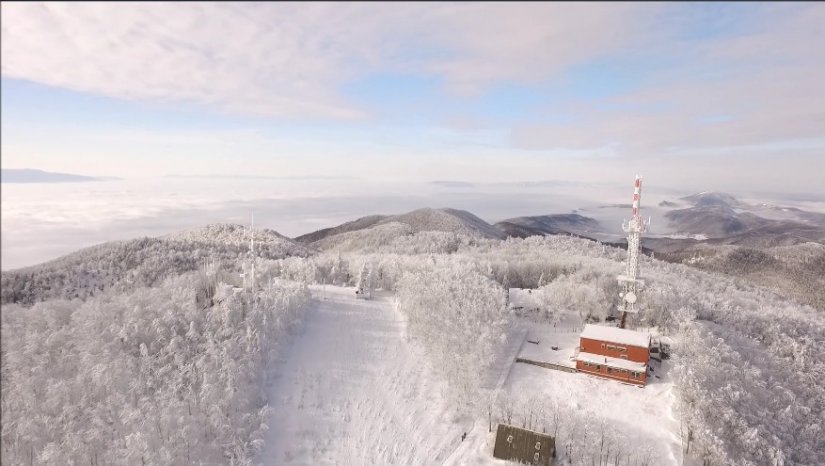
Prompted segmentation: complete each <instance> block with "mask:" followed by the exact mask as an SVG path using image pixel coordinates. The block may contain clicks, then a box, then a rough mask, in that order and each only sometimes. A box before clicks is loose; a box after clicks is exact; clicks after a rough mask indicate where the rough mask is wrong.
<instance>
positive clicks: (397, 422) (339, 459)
mask: <svg viewBox="0 0 825 466" xmlns="http://www.w3.org/2000/svg"><path fill="white" fill-rule="evenodd" d="M313 295H314V300H315V304H314V307H313V308H312V309H310V310H309V311H308V313H307V315H306V321H305V324H304V328H303V332H302V334H301V335H300V336H298V338H297V339H296V341H295V342H294V344H293V345H292V347H291V348H289V349H287V351H286V353H285V355H284V360H283V361H282V362H279V363H278V364H276V367H273V372H274V374H275V376H274V381H273V383H272V384H271V385H270V387H269V396H270V405H271V407H272V409H273V411H272V415H271V418H270V421H269V431H268V433H267V439H266V444H265V445H266V446H265V448H264V451H263V452H262V455H261V458H260V460H261V463H262V464H273V465H274V464H306V465H309V464H313V465H315V464H353V465H354V464H359V465H368V464H410V465H420V464H438V463H440V462H441V461H443V460H444V459H445V458H446V457H447V455H449V454H450V453H451V452H452V451H453V450H454V449H455V447H456V446H457V445H458V442H459V439H460V436H461V434H462V433H463V432H464V431H466V430H468V426H467V425H465V424H466V422H465V423H461V422H456V421H455V420H454V415H453V413H452V411H451V407H450V405H449V403H448V402H447V401H446V399H445V398H444V397H443V396H442V392H443V389H444V383H443V382H442V381H440V380H439V379H438V378H436V377H435V375H434V373H433V372H432V371H431V370H430V369H429V368H428V367H427V365H426V364H425V362H424V361H425V360H424V358H423V354H422V353H421V351H420V349H419V348H418V347H417V346H415V344H414V343H409V342H407V340H406V338H405V331H406V321H405V319H404V317H403V315H402V314H401V313H400V312H398V311H397V310H396V309H395V306H394V304H393V302H392V298H391V297H389V296H380V295H379V296H377V297H376V299H374V300H371V301H365V300H358V301H356V299H355V288H340V287H331V286H326V287H325V288H324V289H323V291H322V288H321V287H320V286H318V287H313ZM465 421H466V420H465ZM470 422H471V421H470Z"/></svg>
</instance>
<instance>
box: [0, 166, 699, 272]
mask: <svg viewBox="0 0 825 466" xmlns="http://www.w3.org/2000/svg"><path fill="white" fill-rule="evenodd" d="M684 194H686V193H684V192H678V191H673V190H665V189H658V188H657V189H654V188H649V189H647V190H646V193H644V197H643V207H645V208H646V210H645V213H646V214H647V215H651V216H653V217H654V222H653V223H654V231H655V227H656V226H657V222H656V217H657V216H659V215H657V214H661V213H662V212H660V210H659V209H658V208H657V207H655V206H656V205H657V204H658V202H659V201H660V200H663V199H671V200H672V199H675V198H676V197H678V196H680V195H684ZM631 197H632V187H628V186H613V185H605V184H585V183H566V182H541V183H500V184H495V183H492V184H470V183H449V182H444V183H410V182H399V181H378V180H368V179H276V178H254V177H241V178H228V177H226V178H224V177H213V178H185V177H163V178H150V179H127V180H112V181H96V182H81V183H32V184H12V183H4V184H3V185H2V199H3V201H2V236H0V238H2V256H0V257H2V261H1V263H2V269H3V270H9V269H15V268H19V267H25V266H28V265H34V264H38V263H41V262H44V261H47V260H50V259H54V258H56V257H59V256H62V255H65V254H68V253H71V252H73V251H75V250H77V249H80V248H83V247H87V246H92V245H95V244H99V243H102V242H106V241H113V240H126V239H132V238H137V237H143V236H162V235H166V234H169V233H174V232H177V231H181V230H187V229H193V228H200V227H202V226H205V225H207V224H210V223H241V224H249V222H250V217H251V213H252V212H253V211H254V213H255V226H256V227H259V228H271V229H274V230H276V231H278V232H280V233H281V234H284V235H286V236H289V237H295V236H298V235H301V234H304V233H309V232H311V231H315V230H318V229H321V228H326V227H330V226H334V225H338V224H341V223H344V222H347V221H350V220H354V219H356V218H359V217H363V216H365V215H370V214H397V213H403V212H407V211H410V210H414V209H418V208H421V207H452V208H456V209H464V210H468V211H470V212H472V213H474V214H476V215H478V216H479V217H481V218H482V219H484V220H486V221H488V222H490V223H494V222H497V221H500V220H504V219H506V218H511V217H517V216H522V215H543V214H556V213H571V212H578V213H580V214H582V215H585V216H589V217H593V218H596V219H597V220H599V221H600V222H602V224H603V225H604V226H605V228H606V229H610V230H614V231H615V232H616V233H619V229H620V226H621V220H622V218H626V217H627V215H628V212H627V210H628V209H627V208H625V207H605V206H611V205H615V204H628V203H629V202H630V198H631ZM659 217H660V216H659ZM660 223H661V224H660V225H658V226H659V227H660V229H661V228H664V224H663V222H660Z"/></svg>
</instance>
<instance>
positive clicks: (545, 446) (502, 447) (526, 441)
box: [493, 424, 556, 466]
mask: <svg viewBox="0 0 825 466" xmlns="http://www.w3.org/2000/svg"><path fill="white" fill-rule="evenodd" d="M493 456H494V457H496V458H499V459H502V460H514V461H518V462H521V463H526V464H532V465H542V466H549V465H550V462H551V461H552V459H553V458H555V457H556V440H555V439H554V438H553V437H552V436H550V435H547V434H540V433H538V432H533V431H532V430H527V429H520V428H518V427H514V426H510V425H507V424H499V425H498V429H497V430H496V445H495V448H494V449H493Z"/></svg>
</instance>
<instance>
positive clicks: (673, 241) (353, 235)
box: [3, 193, 825, 309]
mask: <svg viewBox="0 0 825 466" xmlns="http://www.w3.org/2000/svg"><path fill="white" fill-rule="evenodd" d="M663 204H664V203H663ZM663 204H660V207H661V206H663ZM664 205H666V206H667V207H672V209H671V210H668V211H667V213H666V214H665V218H666V219H667V220H668V221H669V222H670V224H671V227H672V228H674V229H675V230H676V231H680V232H683V233H684V234H682V235H669V236H655V235H646V236H644V237H643V238H642V250H643V252H644V253H645V254H647V255H651V254H655V256H656V258H657V259H662V260H666V261H668V262H676V263H684V264H687V265H691V266H694V267H700V268H705V269H708V270H713V271H719V272H723V273H727V274H731V275H736V276H740V277H743V278H747V279H749V280H751V281H753V282H755V283H758V284H760V285H762V286H765V287H767V288H771V289H774V290H776V291H777V292H782V293H785V294H786V295H792V296H795V297H797V299H799V300H800V301H801V302H805V303H808V304H811V305H814V306H816V307H819V308H822V309H825V292H823V291H822V290H825V214H820V213H816V212H807V211H802V210H800V209H794V208H786V207H781V206H773V205H767V204H759V205H749V204H746V203H744V202H741V201H739V200H737V199H735V198H734V197H732V196H730V195H727V194H724V193H701V194H697V195H693V196H687V197H684V198H681V199H678V200H675V201H673V202H671V201H667V204H664ZM421 235H423V239H424V242H423V244H434V245H437V244H441V245H445V244H447V245H451V246H450V247H454V248H457V247H458V245H459V244H462V243H463V244H472V243H474V242H477V241H481V240H487V241H496V240H504V239H506V238H508V237H516V238H526V237H529V236H544V235H572V236H578V237H581V238H585V239H590V240H595V241H600V242H602V243H604V244H606V245H609V246H614V247H619V248H624V247H625V245H626V243H625V242H624V240H619V241H616V239H615V238H616V236H615V235H612V236H611V235H610V234H609V233H606V229H605V228H604V227H603V225H601V224H600V223H599V222H598V221H597V220H595V219H593V218H590V217H586V216H583V215H579V214H576V213H569V214H552V215H539V216H525V217H516V218H511V219H507V220H503V221H500V222H498V223H495V224H490V223H487V222H485V221H484V220H482V219H481V218H479V217H477V216H475V215H473V214H472V213H470V212H467V211H465V210H458V209H450V208H439V209H435V208H423V209H417V210H413V211H411V212H407V213H404V214H398V215H370V216H367V217H362V218H359V219H356V220H353V221H350V222H346V223H344V224H341V225H338V226H333V227H329V228H324V229H321V230H318V231H314V232H312V233H307V234H305V235H301V236H298V237H296V238H292V239H290V238H287V237H285V236H283V235H281V234H280V233H278V232H276V231H274V230H269V229H259V230H256V252H257V255H259V256H260V257H265V258H270V259H276V258H283V257H289V256H301V257H306V256H309V255H313V254H315V253H319V252H322V251H338V252H346V251H362V252H381V251H382V250H387V251H399V250H402V251H403V250H406V249H405V247H413V248H414V247H415V245H416V244H422V243H421V240H422V236H421ZM605 238H611V239H607V240H605ZM248 248H249V231H248V229H246V228H245V227H243V226H241V225H231V224H215V225H207V226H206V227H204V228H200V229H197V230H190V231H185V232H180V233H175V234H171V235H167V236H164V237H161V238H143V239H136V240H132V241H126V242H113V243H105V244H101V245H98V246H94V247H91V248H87V249H84V250H80V251H77V252H75V253H72V254H70V255H68V256H65V257H62V258H59V259H56V260H53V261H50V262H47V263H44V264H41V265H37V266H33V267H27V268H26V269H20V270H16V271H9V272H3V283H4V285H3V289H4V290H5V292H6V293H7V294H8V296H4V298H3V299H4V300H5V301H4V302H9V301H14V302H17V301H20V302H29V303H30V302H34V301H37V300H38V299H43V298H45V297H65V298H71V297H74V294H73V293H74V291H73V288H72V287H71V286H68V285H67V284H66V283H64V279H63V278H61V277H63V276H64V275H65V273H64V271H65V270H75V269H77V268H78V267H81V268H83V270H85V272H83V273H84V274H85V275H84V276H87V277H86V278H84V280H89V281H91V282H94V283H98V284H99V287H98V289H103V288H105V287H107V286H113V285H114V284H120V285H118V286H125V285H123V284H124V283H129V284H130V285H129V286H134V285H140V284H143V285H150V284H153V283H156V282H157V280H159V279H160V278H161V277H162V276H163V275H164V274H165V273H166V272H168V271H175V272H182V271H187V270H194V269H196V268H197V267H200V266H201V265H202V264H203V261H204V260H205V258H207V257H210V258H213V259H216V258H217V259H221V260H233V259H236V258H238V257H241V256H242V255H243V254H245V251H248ZM448 249H449V248H448ZM453 250H454V249H453ZM26 277H29V278H26ZM31 277H35V278H36V279H37V281H38V282H41V281H42V282H43V286H42V287H41V288H43V289H47V290H49V291H48V292H44V294H43V295H42V296H33V295H32V296H29V295H27V294H26V289H25V286H24V285H25V283H26V280H29V279H34V278H31ZM124 280H127V281H126V282H124Z"/></svg>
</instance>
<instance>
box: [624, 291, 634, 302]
mask: <svg viewBox="0 0 825 466" xmlns="http://www.w3.org/2000/svg"><path fill="white" fill-rule="evenodd" d="M624 300H625V301H627V302H629V303H630V304H633V303H635V302H636V293H634V292H632V291H628V292H627V293H626V294H625V295H624Z"/></svg>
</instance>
